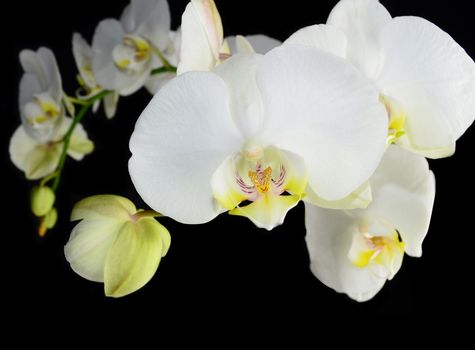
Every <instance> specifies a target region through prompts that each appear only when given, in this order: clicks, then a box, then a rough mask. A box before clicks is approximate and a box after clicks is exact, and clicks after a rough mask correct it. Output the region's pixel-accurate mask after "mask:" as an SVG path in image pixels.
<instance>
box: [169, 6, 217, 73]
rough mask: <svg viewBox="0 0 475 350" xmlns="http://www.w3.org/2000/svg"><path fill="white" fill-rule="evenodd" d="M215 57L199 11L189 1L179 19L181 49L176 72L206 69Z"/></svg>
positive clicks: (215, 59)
mask: <svg viewBox="0 0 475 350" xmlns="http://www.w3.org/2000/svg"><path fill="white" fill-rule="evenodd" d="M217 59H218V57H216V54H215V52H214V51H213V47H212V46H211V44H210V41H209V38H208V33H207V31H206V28H205V26H204V25H203V22H202V18H200V13H199V12H198V10H197V9H196V7H195V5H194V4H193V3H192V2H190V3H189V4H188V5H187V6H186V9H185V12H184V13H183V16H182V19H181V49H180V62H179V64H178V67H177V74H178V75H180V74H183V73H185V72H188V71H195V70H198V71H208V70H210V69H211V68H213V67H214V66H215V65H216V63H217Z"/></svg>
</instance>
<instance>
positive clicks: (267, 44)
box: [226, 34, 282, 55]
mask: <svg viewBox="0 0 475 350" xmlns="http://www.w3.org/2000/svg"><path fill="white" fill-rule="evenodd" d="M226 41H227V42H228V45H229V48H230V51H231V54H233V55H234V54H237V53H253V52H255V53H260V54H263V55H264V54H266V53H267V52H269V51H270V50H272V49H273V48H276V47H278V46H280V45H281V44H282V43H281V42H280V41H279V40H277V39H274V38H271V37H269V36H267V35H264V34H253V35H246V36H241V35H236V36H228V37H226Z"/></svg>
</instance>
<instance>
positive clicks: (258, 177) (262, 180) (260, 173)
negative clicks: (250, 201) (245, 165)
mask: <svg viewBox="0 0 475 350" xmlns="http://www.w3.org/2000/svg"><path fill="white" fill-rule="evenodd" d="M248 176H249V178H250V179H251V181H252V183H253V185H254V187H255V188H256V189H257V190H258V191H259V192H260V193H267V192H269V189H270V184H271V181H272V168H271V167H270V166H268V167H267V168H265V169H264V170H260V169H259V168H258V169H256V171H252V170H249V172H248Z"/></svg>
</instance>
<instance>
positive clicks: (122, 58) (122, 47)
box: [112, 35, 152, 74]
mask: <svg viewBox="0 0 475 350" xmlns="http://www.w3.org/2000/svg"><path fill="white" fill-rule="evenodd" d="M151 52H152V48H151V46H150V44H149V43H148V41H147V40H145V39H143V38H141V37H139V36H132V35H126V36H124V38H123V41H122V43H121V44H119V45H117V46H116V47H115V48H114V50H113V51H112V58H113V60H114V64H115V65H116V67H117V68H118V69H119V70H120V71H122V72H123V73H126V74H133V73H138V72H141V71H143V69H144V67H145V64H146V63H147V62H148V61H149V60H150V57H151Z"/></svg>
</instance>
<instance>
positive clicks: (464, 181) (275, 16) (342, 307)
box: [0, 0, 475, 320]
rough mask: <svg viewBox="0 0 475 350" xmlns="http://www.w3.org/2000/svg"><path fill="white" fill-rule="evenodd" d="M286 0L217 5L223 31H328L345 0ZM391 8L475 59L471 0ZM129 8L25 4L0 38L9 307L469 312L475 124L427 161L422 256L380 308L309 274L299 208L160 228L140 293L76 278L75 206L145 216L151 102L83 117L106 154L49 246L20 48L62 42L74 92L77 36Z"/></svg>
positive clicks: (83, 165)
mask: <svg viewBox="0 0 475 350" xmlns="http://www.w3.org/2000/svg"><path fill="white" fill-rule="evenodd" d="M186 3H187V1H185V0H179V1H177V0H170V7H171V11H172V22H173V28H176V27H177V26H178V25H179V22H180V17H181V13H182V12H183V10H184V8H185V5H186ZM277 3H278V2H270V1H269V2H267V1H224V0H221V1H220V0H217V5H218V8H219V10H220V13H221V16H222V19H223V24H224V28H225V34H226V35H230V34H237V33H241V34H254V33H265V34H268V35H270V36H272V37H275V38H277V39H280V40H284V39H285V38H287V37H288V36H289V35H290V34H292V33H293V32H294V31H296V30H297V29H299V28H301V27H304V26H307V25H310V24H315V23H324V21H325V20H326V18H327V16H328V14H329V12H330V10H331V8H332V7H333V6H334V4H335V3H336V1H335V0H332V1H330V0H328V1H303V0H294V1H292V2H290V4H289V3H287V4H286V5H278V4H277ZM382 3H383V4H384V5H385V6H386V7H387V8H388V9H389V11H390V12H391V14H392V15H393V16H398V15H416V16H422V17H424V18H426V19H428V20H430V21H432V22H434V23H436V24H437V25H438V26H440V27H441V28H442V29H444V30H446V31H447V32H448V33H450V34H451V35H452V36H453V37H454V38H455V40H457V41H458V42H459V43H460V44H461V45H462V46H463V47H464V48H465V49H466V50H467V51H468V53H469V54H470V55H471V56H472V57H475V39H474V38H473V33H472V25H473V20H472V15H471V11H470V10H469V8H470V2H461V1H459V2H457V4H456V6H450V7H447V3H446V2H440V3H439V2H433V1H409V0H404V1H402V0H398V1H395V0H393V1H389V0H387V1H382ZM65 4H66V5H65ZM126 4H127V1H124V0H122V1H114V2H106V1H97V0H95V1H94V0H82V1H80V2H78V3H74V4H73V2H69V1H64V2H62V5H58V4H56V3H54V2H52V1H40V2H39V1H35V2H20V1H17V2H15V3H13V4H11V5H10V9H9V10H8V13H4V15H9V14H11V16H12V18H13V22H14V23H15V26H14V27H12V26H11V25H10V24H7V23H8V22H7V21H6V20H3V21H2V24H1V25H2V29H1V33H4V34H3V37H2V41H1V42H0V47H1V48H2V49H1V52H0V57H1V62H2V64H1V66H0V69H1V70H2V80H1V84H0V86H1V89H2V90H1V104H0V108H1V113H0V118H1V122H2V127H1V128H0V132H1V137H0V140H1V144H0V152H1V153H0V154H1V156H0V157H1V158H0V159H1V162H2V165H1V173H2V184H1V187H0V188H1V189H2V202H3V204H2V212H3V215H2V216H1V221H2V223H1V227H2V228H1V231H0V232H1V234H2V242H3V243H1V245H2V246H3V247H4V249H3V251H4V253H3V254H2V258H5V260H6V261H5V263H4V264H3V268H2V270H3V281H4V282H3V283H2V284H3V286H2V289H3V290H4V291H6V292H8V298H6V299H3V300H4V301H6V302H7V303H6V304H5V305H4V309H13V310H16V311H18V312H19V311H22V312H28V313H29V312H32V311H33V310H36V309H38V308H41V309H45V310H48V311H51V310H68V311H69V312H76V311H80V310H81V311H86V312H96V313H112V314H122V313H123V312H125V311H132V310H135V311H137V310H138V311H146V312H147V313H149V314H150V315H157V316H156V317H157V318H160V319H170V318H174V317H178V318H186V317H188V316H191V315H197V316H198V317H204V316H206V317H215V318H217V319H220V320H229V319H233V318H236V316H237V315H242V314H245V315H247V316H248V317H249V318H263V319H266V318H269V315H273V317H277V319H279V316H282V315H284V314H287V313H288V312H292V313H293V314H294V315H296V316H297V317H305V318H306V317H310V319H316V318H317V317H318V315H321V314H324V313H327V312H333V313H352V314H380V313H410V312H430V311H438V312H441V311H453V310H458V311H468V309H469V308H471V307H472V306H473V304H472V302H471V299H472V298H471V291H470V288H469V287H468V283H469V282H471V277H472V276H473V263H471V262H469V261H468V260H469V258H470V256H471V255H473V253H472V252H473V246H472V245H471V244H470V241H471V235H473V221H472V216H473V214H472V211H473V209H472V207H473V205H472V204H471V202H473V198H474V190H473V185H472V184H473V170H472V164H471V162H472V160H473V156H472V153H471V152H472V150H473V145H474V143H475V131H474V130H473V128H472V129H469V130H468V131H467V133H466V134H465V135H464V136H463V137H462V138H461V139H460V140H459V142H458V144H457V146H458V149H457V152H456V154H455V156H453V157H451V158H448V159H442V160H438V161H431V162H430V166H431V168H432V169H433V171H434V172H435V175H436V179H437V195H436V202H435V207H434V212H433V218H432V223H431V227H430V231H429V234H428V237H427V238H426V241H425V243H424V246H423V249H424V255H423V257H422V258H421V259H413V258H409V257H407V256H406V258H405V261H404V264H403V267H402V268H401V270H400V272H399V273H398V274H397V275H396V277H395V278H394V280H393V281H390V282H388V283H387V284H386V286H385V287H384V289H383V290H382V291H381V292H380V293H379V294H378V295H377V296H376V297H375V298H374V299H373V300H371V301H369V302H366V303H363V304H359V303H356V302H354V301H352V300H350V299H349V298H347V297H346V296H344V295H340V294H337V293H335V292H334V291H333V290H331V289H329V288H327V287H325V286H324V285H322V284H321V283H320V282H319V281H318V280H317V279H315V278H314V277H313V275H312V274H311V273H310V271H309V269H308V254H307V252H306V247H305V243H304V235H305V227H304V224H303V216H304V208H303V205H302V204H300V205H299V206H298V207H297V208H295V209H293V210H292V211H291V212H290V213H289V214H288V216H287V218H286V222H285V224H284V225H282V226H280V227H278V228H276V229H274V230H273V231H272V232H270V233H269V232H267V231H264V230H259V229H257V228H256V227H254V226H253V224H252V223H251V222H250V221H248V220H247V219H244V218H238V217H231V216H229V215H226V214H224V215H221V216H220V217H218V218H217V219H216V220H214V221H213V222H211V223H208V224H206V225H200V226H186V225H182V224H178V223H176V222H174V221H172V220H171V219H163V220H161V222H162V223H163V224H164V225H166V226H167V227H168V228H169V230H170V232H171V234H172V246H171V249H170V251H169V253H168V255H167V256H166V257H165V258H164V259H163V260H162V262H161V264H160V267H159V269H158V272H157V274H156V275H155V277H154V278H153V279H152V280H151V281H150V282H149V283H148V284H147V285H146V286H145V287H144V288H143V289H141V290H139V291H138V292H136V293H134V294H132V295H130V296H127V297H124V298H121V299H111V298H106V297H104V295H103V286H102V285H101V284H98V283H94V282H90V281H87V280H84V279H82V278H81V277H79V276H78V275H76V274H75V273H74V272H73V271H72V270H71V269H70V268H69V265H68V263H67V262H66V261H65V258H64V254H63V246H64V244H65V243H66V242H67V240H68V237H69V233H70V232H71V229H72V227H73V224H71V223H70V222H69V221H68V217H69V213H70V210H71V207H72V205H73V204H74V203H75V202H76V201H78V200H79V199H81V198H84V197H86V196H89V195H93V194H100V193H112V194H120V195H124V196H126V197H128V198H130V199H132V200H133V201H134V202H135V203H136V204H137V206H138V207H139V208H140V207H141V208H145V207H146V206H145V204H144V203H143V202H142V200H141V199H140V198H139V196H138V195H137V193H136V192H135V190H134V188H133V186H132V183H131V181H130V178H129V175H128V171H127V160H128V158H129V156H130V153H129V150H128V141H129V138H130V135H131V133H132V130H133V126H134V123H135V121H136V119H137V117H138V116H139V115H140V112H141V111H142V110H143V108H144V107H145V106H146V104H147V103H148V101H149V99H150V98H151V96H150V95H149V94H148V93H147V92H146V91H145V90H141V91H140V92H139V93H136V94H134V95H133V96H130V97H126V98H121V100H120V103H119V109H118V113H117V115H116V117H115V118H114V119H113V120H107V119H106V118H105V116H104V114H103V112H102V110H101V111H100V112H99V113H97V114H96V115H91V114H89V115H88V116H87V117H86V119H85V121H84V123H83V124H84V126H85V128H86V129H87V131H88V133H89V135H90V137H91V139H92V140H94V141H95V144H96V150H95V152H94V153H93V154H92V155H90V156H88V157H86V158H85V159H84V160H83V161H82V162H75V161H73V160H71V159H68V162H67V165H66V171H65V173H64V178H63V182H62V184H61V187H60V192H59V198H58V207H59V212H60V219H59V222H58V224H57V226H56V228H55V229H54V230H52V231H50V232H49V233H48V235H47V237H45V238H43V239H40V238H38V237H37V235H36V228H37V222H36V218H35V217H34V216H33V215H32V214H31V213H30V210H29V202H28V198H29V190H30V188H31V186H32V183H28V182H27V181H26V180H25V179H24V176H23V173H21V172H20V171H19V170H17V169H16V168H15V167H14V166H13V164H12V163H11V162H10V160H9V156H8V142H9V139H10V137H11V135H12V134H13V132H14V130H15V129H16V128H17V126H18V125H19V113H18V102H17V100H18V84H19V80H20V78H21V75H22V70H21V67H20V65H19V62H18V53H19V52H20V50H21V49H24V48H30V49H37V48H38V47H39V46H47V47H49V48H51V49H52V50H53V51H54V53H55V54H56V57H57V60H58V63H59V67H60V70H61V73H62V77H63V85H64V89H65V91H66V92H67V93H69V94H73V93H74V91H75V89H76V85H75V74H76V68H75V65H74V60H73V57H72V53H71V37H72V33H73V31H78V32H80V33H82V34H83V35H84V36H85V37H86V39H88V40H91V39H92V34H93V31H94V28H95V26H96V24H97V23H98V22H99V21H100V20H101V19H104V18H107V17H116V18H117V17H118V16H120V13H121V11H122V9H123V7H124V6H125V5H126ZM402 54H403V53H402ZM474 113H475V111H474ZM401 171H404V169H401ZM191 176H192V174H190V177H191ZM466 200H468V202H465V203H464V201H466ZM2 312H3V311H2ZM158 315H159V316H158ZM282 317H283V316H282Z"/></svg>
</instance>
